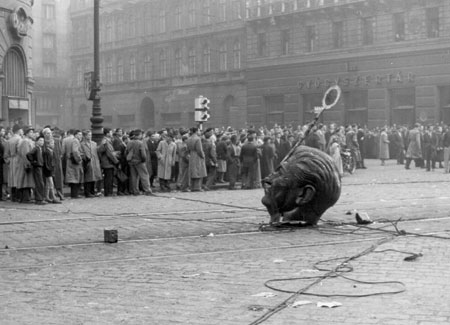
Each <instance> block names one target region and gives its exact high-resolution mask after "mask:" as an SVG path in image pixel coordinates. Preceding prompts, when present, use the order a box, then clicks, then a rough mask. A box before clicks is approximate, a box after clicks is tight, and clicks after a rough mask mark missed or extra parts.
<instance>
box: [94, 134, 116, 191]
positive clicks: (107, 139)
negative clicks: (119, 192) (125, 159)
mask: <svg viewBox="0 0 450 325" xmlns="http://www.w3.org/2000/svg"><path fill="white" fill-rule="evenodd" d="M103 135H104V137H103V140H102V142H101V143H100V146H99V147H98V155H99V158H100V166H101V167H102V169H103V175H104V176H103V182H104V184H103V186H104V189H105V193H104V194H105V196H112V195H113V188H114V183H113V182H114V168H115V167H116V166H117V165H118V164H119V160H118V159H117V157H116V154H115V153H114V148H113V146H112V137H113V133H112V130H111V129H110V128H103Z"/></svg>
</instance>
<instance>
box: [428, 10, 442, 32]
mask: <svg viewBox="0 0 450 325" xmlns="http://www.w3.org/2000/svg"><path fill="white" fill-rule="evenodd" d="M427 36H428V37H429V38H435V37H439V8H427Z"/></svg>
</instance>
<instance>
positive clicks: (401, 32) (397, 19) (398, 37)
mask: <svg viewBox="0 0 450 325" xmlns="http://www.w3.org/2000/svg"><path fill="white" fill-rule="evenodd" d="M394 40H395V41H396V42H401V41H404V40H405V14H404V13H403V12H401V13H396V14H394Z"/></svg>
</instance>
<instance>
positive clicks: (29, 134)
mask: <svg viewBox="0 0 450 325" xmlns="http://www.w3.org/2000/svg"><path fill="white" fill-rule="evenodd" d="M33 137H34V129H33V128H32V127H30V126H25V127H24V128H23V139H22V140H20V142H19V147H18V149H17V153H18V156H19V159H18V166H19V167H18V169H17V172H18V184H17V188H18V189H19V201H20V202H21V203H30V202H31V189H32V188H34V187H35V182H34V176H33V168H32V166H31V162H30V161H29V160H28V158H27V154H28V153H29V152H31V150H33V148H34V141H33Z"/></svg>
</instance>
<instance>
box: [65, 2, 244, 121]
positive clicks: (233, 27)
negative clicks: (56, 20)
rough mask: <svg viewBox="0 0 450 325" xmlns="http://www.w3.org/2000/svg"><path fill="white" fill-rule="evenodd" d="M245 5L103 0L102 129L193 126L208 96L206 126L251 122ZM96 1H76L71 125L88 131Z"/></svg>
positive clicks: (73, 18)
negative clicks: (199, 102) (87, 78)
mask: <svg viewBox="0 0 450 325" xmlns="http://www.w3.org/2000/svg"><path fill="white" fill-rule="evenodd" d="M244 12H245V2H243V1H240V0H217V1H216V0H214V1H213V0H190V1H183V0H154V1H143V0H128V1H123V0H120V1H119V0H103V1H102V2H101V11H100V69H101V73H100V80H101V83H102V86H101V92H100V96H101V107H102V114H103V116H104V123H103V125H104V126H121V127H124V128H127V129H129V128H134V127H140V128H143V129H160V128H162V127H175V128H178V127H188V126H193V125H195V122H194V99H195V97H197V96H199V95H203V96H205V97H207V98H209V99H210V101H211V103H210V107H211V118H210V120H209V121H208V122H206V123H205V127H208V126H222V125H225V126H226V125H233V126H234V127H241V126H245V120H246V110H245V108H246V98H247V96H246V85H245V75H244V70H245V64H246V63H245V57H246V55H245V51H246V45H245V44H246V37H245V32H246V28H245V17H244ZM92 17H93V8H92V1H75V0H73V1H72V2H71V11H70V18H71V22H72V28H73V34H72V35H73V37H72V49H73V50H72V55H71V63H72V76H73V80H72V85H73V86H72V87H71V92H70V94H69V98H70V104H69V105H70V111H71V112H72V118H71V120H70V121H71V122H72V126H78V127H80V128H89V127H90V121H89V118H90V116H91V107H92V103H91V102H89V101H87V100H86V97H85V92H84V87H83V85H84V74H85V73H86V72H88V71H91V70H93V40H92V37H93V18H92Z"/></svg>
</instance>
